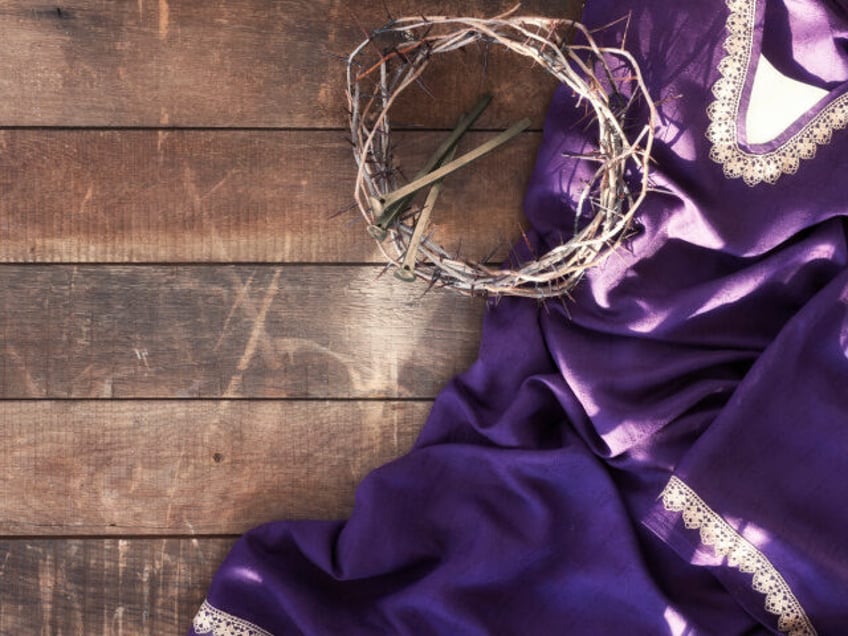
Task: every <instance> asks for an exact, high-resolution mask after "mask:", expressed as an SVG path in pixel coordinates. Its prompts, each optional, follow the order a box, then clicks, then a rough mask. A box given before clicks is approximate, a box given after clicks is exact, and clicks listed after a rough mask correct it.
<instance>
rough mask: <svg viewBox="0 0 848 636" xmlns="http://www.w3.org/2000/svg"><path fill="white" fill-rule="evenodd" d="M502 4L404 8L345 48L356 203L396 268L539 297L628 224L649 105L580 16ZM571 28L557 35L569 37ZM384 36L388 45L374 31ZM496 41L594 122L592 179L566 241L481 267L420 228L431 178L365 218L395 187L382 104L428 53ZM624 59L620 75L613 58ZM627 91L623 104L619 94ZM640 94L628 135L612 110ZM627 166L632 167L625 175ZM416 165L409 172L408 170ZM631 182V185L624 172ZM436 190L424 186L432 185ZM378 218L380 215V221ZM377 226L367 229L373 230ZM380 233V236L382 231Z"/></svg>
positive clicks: (481, 291) (463, 286) (478, 289)
mask: <svg viewBox="0 0 848 636" xmlns="http://www.w3.org/2000/svg"><path fill="white" fill-rule="evenodd" d="M517 8H518V7H516V8H515V9H513V10H512V11H510V12H508V13H506V14H503V15H500V16H497V17H494V18H489V19H481V18H468V17H440V16H430V17H406V18H399V19H396V20H393V21H392V22H391V23H390V24H389V25H387V26H385V27H383V28H381V29H379V30H378V31H376V32H374V33H373V34H372V36H371V37H369V38H368V39H367V40H365V41H364V42H362V43H361V44H360V45H359V46H358V47H357V48H356V49H355V50H354V51H353V52H352V53H351V55H350V57H349V58H348V64H347V94H348V100H349V107H350V129H351V135H352V140H353V146H354V157H355V160H356V163H357V166H358V172H357V177H356V184H355V199H356V205H357V207H358V208H359V211H360V212H361V214H362V215H363V216H364V217H365V220H366V222H367V224H368V226H369V228H370V229H371V230H372V235H375V238H378V242H379V243H380V247H381V249H382V251H383V254H384V255H385V257H386V258H387V260H388V261H389V263H390V264H391V265H394V266H396V267H398V268H399V273H401V274H405V275H407V276H408V277H409V278H411V279H414V278H419V279H422V280H424V281H427V282H429V283H430V284H431V285H432V284H439V285H442V286H445V287H448V288H450V289H453V290H456V291H458V292H460V293H464V294H474V295H512V296H527V297H533V298H547V297H553V296H562V295H567V294H568V292H569V291H570V290H571V289H572V288H573V287H574V286H575V285H576V284H577V283H578V282H579V280H580V279H581V277H582V275H583V274H584V273H585V271H586V270H587V269H588V268H590V267H592V266H594V265H597V264H598V263H599V262H601V260H602V259H604V258H605V257H606V256H607V255H609V254H610V253H611V252H612V251H613V250H614V249H615V248H617V247H618V246H620V245H621V243H622V241H624V240H625V239H626V238H627V237H628V235H629V232H628V230H629V229H630V227H631V223H632V220H633V216H634V213H635V212H636V210H637V209H638V207H639V205H640V203H641V202H642V201H643V199H644V198H645V195H646V193H647V191H648V175H649V170H648V167H649V160H650V154H651V147H652V144H653V140H654V125H655V121H656V110H655V107H654V104H653V102H652V100H651V97H650V95H649V94H648V91H647V88H646V87H645V84H644V82H643V79H642V75H641V73H640V70H639V67H638V65H637V63H636V61H635V60H634V59H633V57H632V56H631V55H630V53H628V52H627V51H625V50H623V49H621V48H610V47H602V46H598V45H597V44H596V43H595V40H594V39H593V37H592V34H591V32H590V31H589V30H588V29H587V28H586V27H585V26H584V25H582V24H580V23H578V22H575V21H572V20H563V19H551V18H541V17H523V16H518V15H515V10H516V9H517ZM572 35H573V36H576V39H574V40H572V41H573V42H576V43H573V44H567V43H566V38H567V37H568V36H572ZM386 36H389V37H392V36H393V37H395V38H396V39H398V40H399V41H400V44H396V45H395V47H394V48H392V49H390V50H388V51H387V50H382V51H381V50H380V49H379V48H378V46H377V45H376V44H375V40H377V39H379V38H383V37H386ZM479 42H483V43H491V44H495V45H502V46H504V47H506V48H507V49H508V50H510V51H513V52H514V53H517V54H518V55H520V56H523V57H527V58H530V59H531V60H533V61H534V62H536V63H537V64H539V65H541V66H542V68H544V69H545V70H547V71H548V72H549V73H550V74H551V75H552V76H553V77H554V78H556V80H557V81H558V82H561V83H562V84H565V85H566V86H568V87H569V88H570V89H571V90H572V91H573V92H574V94H575V95H576V96H577V97H578V100H579V102H582V103H583V104H586V105H588V109H587V110H588V114H589V116H590V117H593V118H594V121H595V128H596V130H597V132H598V143H597V152H596V153H594V154H592V155H591V156H589V157H585V159H586V160H587V161H592V162H595V164H596V166H597V169H596V170H595V172H594V176H593V178H592V179H591V180H590V181H589V182H588V183H586V184H585V188H584V189H583V191H582V193H581V194H580V196H579V200H578V205H577V209H576V210H575V211H574V213H575V214H576V215H577V219H579V220H582V222H580V223H575V227H576V228H577V230H576V231H575V234H574V236H573V237H571V239H570V240H568V241H566V242H564V243H562V244H561V245H559V246H557V247H555V248H554V249H552V250H550V251H549V252H547V253H546V254H544V255H542V256H540V257H538V258H537V259H536V260H530V261H527V262H524V263H523V264H521V265H520V266H518V267H515V268H512V269H510V268H508V267H492V266H490V265H487V264H486V263H475V262H471V261H468V260H464V259H461V258H459V257H458V256H454V255H451V254H450V253H448V252H447V250H445V249H444V248H443V247H442V246H441V245H439V244H438V243H437V242H435V241H434V240H433V239H432V237H430V236H428V235H427V232H426V230H427V229H428V228H427V224H428V223H429V209H428V206H431V205H432V202H433V201H434V200H435V197H436V195H437V194H438V182H437V184H436V186H435V187H433V188H432V190H431V192H430V196H428V197H427V199H428V200H427V203H425V205H424V208H423V209H422V208H421V207H412V208H410V209H409V210H407V212H406V213H405V214H403V215H400V216H399V217H398V218H397V219H395V220H394V221H393V222H392V223H391V225H389V226H388V227H385V228H382V229H381V228H377V227H376V225H375V224H376V223H377V221H378V218H379V217H380V214H381V213H382V212H383V206H382V205H381V202H383V201H386V199H387V198H388V197H390V195H391V194H392V193H393V192H394V191H396V190H397V189H398V183H397V180H398V175H399V170H398V166H397V165H396V164H395V161H394V158H393V156H392V149H391V144H390V132H391V127H390V123H389V116H388V115H389V111H390V109H391V107H392V104H393V103H394V102H395V101H396V100H397V98H398V96H399V95H400V94H401V93H402V92H403V91H404V90H405V89H406V88H408V87H409V86H410V85H412V84H413V83H415V82H416V81H418V79H419V78H420V77H421V75H422V73H423V72H424V70H425V69H426V67H427V65H428V63H429V62H430V61H431V59H432V58H433V57H434V56H436V55H440V54H443V53H448V52H450V51H456V50H458V49H461V48H463V47H466V46H469V45H471V44H474V43H479ZM622 63H623V65H624V66H625V67H626V68H627V73H626V74H625V75H624V76H622V73H621V69H620V68H617V69H616V70H615V71H614V70H613V66H612V65H615V66H616V67H620V66H621V65H622ZM624 84H628V86H626V87H625V86H623V85H624ZM623 95H628V97H627V98H626V100H624V101H625V103H623V104H622V103H621V99H620V98H621V97H622V96H623ZM636 102H641V103H642V105H644V106H646V107H647V112H648V118H647V121H645V122H644V124H643V126H642V128H641V131H639V132H638V133H637V134H636V135H635V140H633V141H631V140H630V139H628V137H627V135H626V134H625V131H624V125H623V119H624V117H625V116H630V115H631V113H630V111H631V108H630V107H631V106H632V105H634V104H635V103H636ZM627 175H635V177H632V178H627ZM419 176H420V175H419ZM634 180H635V181H638V185H637V186H632V187H631V185H629V181H634ZM433 190H435V192H433ZM381 222H382V223H383V224H384V225H385V223H384V219H383V220H382V221H381ZM374 230H376V231H374ZM385 238H388V239H389V240H387V241H383V240H382V239H385Z"/></svg>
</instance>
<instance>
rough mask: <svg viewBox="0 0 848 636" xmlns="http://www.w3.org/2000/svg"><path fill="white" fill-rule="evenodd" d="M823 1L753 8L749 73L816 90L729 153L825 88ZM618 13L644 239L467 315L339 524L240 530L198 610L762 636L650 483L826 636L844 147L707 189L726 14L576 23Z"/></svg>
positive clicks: (475, 628) (837, 503)
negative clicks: (432, 384)
mask: <svg viewBox="0 0 848 636" xmlns="http://www.w3.org/2000/svg"><path fill="white" fill-rule="evenodd" d="M736 1H742V0H736ZM843 6H844V3H842V2H839V1H835V0H834V1H830V0H819V1H816V2H813V1H810V0H804V1H792V2H788V1H787V2H785V3H783V2H771V1H770V2H766V1H765V0H756V18H757V22H756V23H757V29H758V30H757V34H756V37H755V42H754V47H755V48H754V52H755V53H756V52H758V51H759V50H760V49H761V50H762V51H763V52H764V53H765V54H767V56H768V57H769V60H770V61H771V62H772V64H774V66H775V67H776V68H778V69H779V70H780V71H781V72H783V73H785V74H787V75H789V76H792V77H795V78H796V79H799V80H801V81H806V82H808V83H816V84H817V85H820V86H822V87H824V88H826V89H827V90H829V91H831V93H830V96H829V97H828V98H827V99H826V100H824V102H823V103H821V104H819V105H818V106H817V107H816V108H815V109H814V110H813V111H812V112H811V113H808V114H807V115H806V116H805V117H804V118H802V119H801V120H799V121H798V122H797V123H796V124H795V125H794V126H793V127H791V128H790V129H789V130H788V131H787V132H786V134H784V135H782V136H779V137H778V138H777V139H776V140H775V141H773V142H769V143H768V144H760V145H759V146H744V126H742V127H741V129H740V132H741V134H742V143H743V147H745V148H748V149H749V150H752V151H755V152H767V151H769V150H771V149H774V148H777V147H778V146H779V145H780V144H781V143H782V142H784V141H785V140H786V139H787V138H788V137H789V136H791V135H792V134H794V133H796V132H798V130H800V128H801V126H803V124H804V123H805V121H807V120H808V118H809V117H812V116H814V115H815V114H816V113H817V112H819V111H820V110H821V109H822V108H824V107H825V106H826V105H827V103H828V102H829V100H832V99H835V98H837V97H838V96H839V95H841V94H843V93H844V92H845V90H846V89H848V82H846V80H848V54H846V51H845V41H844V34H845V33H846V26H848V12H846V11H845V9H843V8H842V7H843ZM623 15H629V16H630V20H629V27H628V28H629V31H628V35H627V43H628V48H629V49H630V50H631V51H632V53H633V54H634V55H635V57H636V59H637V60H638V62H639V63H640V65H641V67H642V69H643V72H644V74H645V79H646V82H647V85H648V87H649V89H650V91H651V94H652V95H654V96H655V97H656V98H657V99H658V100H659V108H660V111H661V116H662V121H661V125H660V127H659V130H658V139H657V147H656V151H655V153H654V157H655V165H654V174H653V180H654V182H655V186H656V191H655V192H652V193H651V194H650V195H649V197H648V199H647V200H646V202H645V204H644V206H643V208H641V210H640V212H639V222H640V225H641V231H640V233H639V234H638V235H637V236H636V237H635V238H633V239H632V240H631V241H630V243H629V245H628V247H627V249H626V250H622V251H620V252H619V253H617V254H616V255H614V256H613V257H611V258H609V259H608V260H607V261H606V262H605V263H604V265H603V266H602V267H599V268H597V269H595V270H593V271H592V272H591V273H590V274H589V275H588V276H587V278H586V279H585V281H584V282H583V283H581V285H580V286H579V287H578V289H577V290H576V292H575V294H574V300H573V301H569V302H567V303H565V306H563V305H562V304H560V303H557V302H548V303H547V304H545V305H544V306H541V305H539V304H537V303H535V302H533V301H527V300H518V299H502V300H500V301H499V302H497V303H495V302H492V303H490V311H489V312H488V313H487V316H486V319H485V324H484V330H483V338H482V343H481V348H480V356H479V359H478V360H477V362H476V363H475V364H474V365H473V366H472V367H471V368H470V369H469V370H468V371H467V372H466V373H464V374H463V375H461V376H459V377H457V378H456V379H454V380H453V381H452V382H451V383H450V384H449V385H448V386H447V387H446V388H445V389H444V390H443V391H442V393H441V394H440V395H439V396H438V398H437V400H436V402H435V404H434V406H433V409H432V413H431V415H430V417H429V418H428V421H427V422H426V425H425V426H424V429H423V431H422V433H421V435H420V438H419V439H418V441H417V443H416V444H415V447H414V449H413V450H412V451H411V452H410V453H409V454H407V455H406V456H404V457H402V458H400V459H398V460H396V461H394V462H392V463H390V464H388V465H386V466H384V467H382V468H380V469H378V470H376V471H374V472H373V473H372V474H371V475H369V476H368V477H367V478H366V479H365V480H364V482H363V483H362V485H361V486H360V488H359V490H358V492H357V497H356V505H355V509H354V512H353V514H352V516H351V518H350V519H349V520H347V521H344V522H342V521H334V522H325V521H310V522H275V523H270V524H267V525H265V526H262V527H260V528H257V529H255V530H253V531H251V532H249V533H247V534H246V535H245V536H244V537H243V538H242V539H240V540H239V542H238V543H237V544H236V545H235V547H234V548H233V550H232V552H231V554H230V555H229V556H228V557H227V559H226V561H225V562H224V564H223V565H222V566H221V568H220V570H219V571H218V573H217V575H216V577H215V579H214V581H213V584H212V586H211V589H210V590H209V595H208V599H209V602H210V603H211V604H212V605H214V606H215V607H216V608H219V609H220V610H223V611H225V612H228V613H230V614H232V615H234V616H238V617H240V618H242V619H244V620H246V621H249V622H251V623H253V624H255V625H257V626H258V627H260V628H262V629H264V630H266V631H267V632H269V633H272V634H275V635H281V634H310V635H311V634H409V635H416V636H418V635H427V634H463V635H467V636H474V635H481V636H482V635H491V634H504V635H509V634H522V635H535V634H539V635H548V634H578V635H581V634H587V635H588V634H592V635H604V634H628V635H641V634H644V635H646V636H648V635H650V636H656V635H662V634H669V635H675V636H677V635H683V634H685V635H687V636H688V635H695V634H716V635H727V636H730V635H737V634H739V635H742V634H745V635H753V634H773V633H780V631H779V629H778V618H777V616H775V614H773V613H770V612H769V611H767V609H766V607H765V605H764V595H763V594H762V593H761V592H759V591H757V590H755V589H753V587H752V582H751V575H750V574H746V573H745V572H740V571H739V569H738V568H735V567H731V565H729V564H728V563H727V562H726V560H722V559H721V558H717V557H714V556H713V557H711V556H710V554H711V553H710V552H709V551H708V550H705V546H704V545H703V543H702V542H701V540H700V538H699V533H698V531H697V530H693V529H690V528H687V527H686V526H685V525H684V523H683V522H682V521H681V519H680V515H679V513H674V512H672V511H669V510H667V509H666V508H665V507H664V506H663V505H662V503H661V501H660V500H659V499H658V497H659V496H660V493H661V492H662V491H663V488H664V487H665V485H666V484H667V483H668V482H669V479H670V477H671V476H672V475H674V476H676V477H678V478H680V479H682V480H683V481H684V482H685V483H686V484H688V485H689V486H690V487H691V488H692V489H694V490H695V491H697V493H698V494H699V495H700V497H701V498H703V500H704V501H706V502H707V503H708V505H709V506H710V507H711V508H712V509H713V510H714V511H715V512H716V513H717V514H719V515H721V516H722V517H723V518H724V519H726V520H727V521H728V523H730V525H731V526H733V527H734V528H735V530H736V531H738V533H739V534H740V536H742V537H744V538H745V539H746V540H747V541H749V542H750V543H751V545H754V546H755V547H756V548H757V549H758V550H759V551H760V552H761V553H762V554H763V555H764V556H765V558H767V559H768V560H769V561H770V563H771V564H773V566H774V567H775V568H776V569H777V570H778V571H779V572H780V574H781V576H782V577H783V579H784V580H785V581H786V583H787V584H788V586H789V587H790V588H791V590H792V592H793V593H794V595H795V596H796V597H797V600H798V602H799V603H800V605H801V606H802V607H803V608H804V610H805V611H806V613H807V615H808V617H809V620H810V622H811V624H812V625H814V626H815V629H816V631H817V632H818V634H821V635H825V634H836V635H839V634H848V507H845V505H844V504H846V502H848V498H846V495H848V487H846V485H845V475H848V360H846V355H847V353H846V352H848V311H847V308H846V305H848V268H846V264H848V244H847V243H846V235H847V234H848V233H847V230H848V223H846V220H845V218H846V211H848V182H847V181H846V178H845V174H846V168H848V153H846V149H848V132H846V131H836V132H835V133H834V135H833V140H832V141H831V143H830V144H827V145H823V146H821V147H820V148H818V152H817V154H816V156H815V158H813V159H809V160H804V161H802V162H801V164H800V167H799V169H798V171H797V173H796V174H787V175H784V176H782V177H781V178H780V179H779V180H778V182H777V183H776V184H773V185H772V184H767V183H761V184H759V185H756V186H753V187H751V186H749V185H746V184H745V183H744V182H743V181H742V180H741V179H730V178H728V177H727V176H725V174H724V173H723V171H722V166H721V165H719V164H717V163H715V162H714V161H712V160H710V158H709V155H710V142H709V141H708V139H707V138H706V136H705V131H706V129H707V126H708V125H709V119H708V116H707V111H706V108H707V104H709V103H710V102H711V101H712V100H713V95H712V93H711V87H712V86H713V84H714V83H715V81H716V80H717V79H718V77H719V71H718V64H719V62H720V60H721V59H722V57H723V56H724V54H725V51H724V49H723V48H722V46H723V43H724V40H725V36H726V32H725V22H726V19H727V15H728V8H727V4H726V3H725V2H724V0H709V1H705V2H697V3H696V2H681V3H669V2H660V1H659V0H589V2H588V3H587V8H586V11H585V15H584V18H583V21H584V23H586V24H588V25H589V26H602V25H606V24H608V23H610V22H611V21H613V20H614V19H616V18H619V17H621V16H623ZM624 29H625V23H624V22H620V23H618V24H616V25H614V26H612V27H609V28H607V29H605V30H604V31H602V32H601V33H600V34H599V37H600V38H601V39H602V40H604V41H606V42H608V43H610V44H615V43H617V42H619V41H620V39H621V37H622V35H623V31H624ZM742 106H743V112H744V109H745V108H746V107H747V97H746V96H745V95H743V104H742ZM580 115H581V113H580V111H578V110H576V109H575V104H574V103H573V98H572V96H571V95H570V94H569V92H568V91H566V90H560V91H559V92H558V93H557V94H556V96H555V99H554V101H553V103H552V105H551V108H550V111H549V115H548V118H547V122H546V125H545V135H544V140H543V143H542V147H541V148H540V150H539V156H538V160H537V165H536V169H535V172H534V175H533V177H532V180H531V182H530V184H529V186H528V189H527V195H526V199H525V208H526V213H527V216H528V218H529V220H530V222H531V224H532V227H533V229H532V232H531V235H532V239H533V241H534V242H535V243H536V245H537V247H538V249H540V250H543V249H545V248H546V247H548V248H549V247H552V246H554V245H556V244H557V243H558V242H559V240H560V237H561V236H563V234H567V232H568V231H569V229H570V227H569V224H570V222H571V221H570V218H571V213H570V210H571V209H572V207H573V205H574V198H575V196H576V195H577V193H578V191H579V190H578V184H579V183H580V179H581V176H582V175H583V174H584V173H585V170H586V167H585V166H583V165H581V164H580V162H579V161H577V160H576V159H573V158H572V156H573V152H575V151H576V152H582V151H584V150H585V149H586V147H587V145H590V144H591V143H592V139H591V135H590V134H589V133H587V131H586V130H585V128H584V127H583V126H582V123H580V124H578V125H575V122H577V120H578V119H579V117H580ZM191 633H192V634H194V632H191Z"/></svg>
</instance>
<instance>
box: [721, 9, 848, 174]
mask: <svg viewBox="0 0 848 636" xmlns="http://www.w3.org/2000/svg"><path fill="white" fill-rule="evenodd" d="M726 2H727V6H728V8H729V9H730V14H729V15H728V17H727V23H726V29H727V37H726V39H725V41H724V50H725V52H726V55H725V56H724V58H723V59H722V61H721V62H720V63H719V66H718V70H719V73H720V74H721V77H720V78H719V79H718V80H717V81H716V83H715V84H713V89H712V92H713V95H714V96H715V101H713V102H712V103H711V104H710V105H709V106H708V107H707V115H708V116H709V118H710V122H711V123H710V125H709V127H708V128H707V133H706V135H707V139H708V140H709V141H710V142H711V143H712V150H711V151H710V158H711V159H712V160H713V161H715V162H716V163H720V164H722V166H723V168H724V174H725V176H727V177H728V178H731V179H735V178H739V177H742V179H743V180H744V181H745V183H746V184H748V185H749V186H755V185H757V184H759V183H761V182H763V181H765V182H767V183H775V182H777V180H778V179H779V178H780V176H781V175H783V174H794V173H795V172H796V171H797V170H798V166H799V165H800V163H801V160H802V159H812V158H813V157H814V156H815V154H816V151H817V149H818V147H819V146H820V145H823V144H827V143H829V142H830V139H831V136H832V134H833V131H834V130H837V129H841V128H845V126H846V125H848V93H846V94H844V95H841V96H840V97H838V98H837V99H835V100H833V101H832V102H831V103H830V104H828V105H827V106H826V107H825V108H824V109H823V110H822V111H821V112H820V113H819V114H818V115H816V116H815V117H813V118H812V119H811V120H810V121H809V122H807V124H806V125H805V126H804V127H803V128H801V130H799V131H798V132H797V133H796V134H795V135H793V136H792V137H791V138H790V139H788V140H787V141H786V142H785V143H783V144H782V145H781V146H780V147H778V148H776V149H775V150H772V151H770V152H766V153H762V154H758V153H751V152H746V151H745V150H743V149H742V148H741V147H740V146H739V131H738V121H739V109H740V105H741V100H742V91H743V89H744V87H745V83H746V80H747V74H748V68H749V62H750V60H751V56H752V55H753V47H754V24H755V20H756V8H757V0H726Z"/></svg>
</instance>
